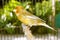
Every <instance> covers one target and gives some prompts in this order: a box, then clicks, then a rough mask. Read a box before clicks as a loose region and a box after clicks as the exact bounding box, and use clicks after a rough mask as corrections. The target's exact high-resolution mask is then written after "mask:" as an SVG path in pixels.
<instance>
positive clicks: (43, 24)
mask: <svg viewBox="0 0 60 40" xmlns="http://www.w3.org/2000/svg"><path fill="white" fill-rule="evenodd" d="M40 25H41V26H45V27H47V28H49V29H51V30H53V31H56V30H55V29H54V28H52V27H50V26H49V25H47V24H46V23H40Z"/></svg>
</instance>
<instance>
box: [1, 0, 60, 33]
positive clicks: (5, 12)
mask: <svg viewBox="0 0 60 40" xmlns="http://www.w3.org/2000/svg"><path fill="white" fill-rule="evenodd" d="M28 3H31V4H30V8H31V9H30V8H29V9H28V10H29V12H32V13H33V14H34V15H36V16H38V17H40V18H42V19H44V20H46V21H47V20H48V16H49V15H50V14H51V13H52V9H51V1H42V3H41V2H36V3H35V5H34V4H32V2H31V1H29V0H28V1H25V2H20V1H17V0H9V2H8V3H5V5H4V7H3V9H0V29H2V28H4V30H5V32H6V33H8V34H15V33H18V34H19V33H23V30H22V27H21V22H20V21H19V20H18V19H17V18H16V15H15V14H14V13H13V12H12V10H13V9H14V8H15V7H16V6H23V7H24V8H26V6H27V4H28ZM56 5H57V6H56V11H57V12H58V11H60V9H59V8H60V5H59V3H58V2H57V3H56ZM58 7H59V8H58ZM31 30H32V33H38V34H40V33H41V34H42V33H48V32H49V30H48V29H47V28H45V27H33V28H31ZM40 30H42V31H40ZM0 31H1V30H0Z"/></svg>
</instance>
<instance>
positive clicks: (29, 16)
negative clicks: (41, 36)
mask: <svg viewBox="0 0 60 40" xmlns="http://www.w3.org/2000/svg"><path fill="white" fill-rule="evenodd" d="M25 12H26V14H25V16H26V17H27V18H30V19H34V20H41V21H43V22H46V21H44V20H42V19H41V18H39V17H37V16H35V15H33V14H31V13H30V12H27V11H25Z"/></svg>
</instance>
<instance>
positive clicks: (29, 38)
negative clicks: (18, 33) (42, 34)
mask: <svg viewBox="0 0 60 40" xmlns="http://www.w3.org/2000/svg"><path fill="white" fill-rule="evenodd" d="M22 27H23V32H24V34H25V35H26V37H27V40H34V36H33V35H32V33H31V31H30V30H29V29H30V27H29V26H26V25H25V24H23V23H22Z"/></svg>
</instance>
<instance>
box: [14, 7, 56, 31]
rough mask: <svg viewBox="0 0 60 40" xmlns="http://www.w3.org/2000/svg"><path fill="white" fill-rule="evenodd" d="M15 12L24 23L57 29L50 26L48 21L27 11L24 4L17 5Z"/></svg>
mask: <svg viewBox="0 0 60 40" xmlns="http://www.w3.org/2000/svg"><path fill="white" fill-rule="evenodd" d="M13 12H14V13H15V14H16V16H17V18H18V20H20V21H21V22H22V23H24V24H25V25H27V26H30V27H32V26H44V27H47V28H49V29H51V30H54V31H56V30H55V29H54V28H52V27H50V26H49V25H47V24H46V21H44V20H42V19H41V18H39V17H37V16H35V15H33V14H32V13H30V12H28V11H26V9H24V7H23V6H17V7H16V8H15V9H14V10H13Z"/></svg>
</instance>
